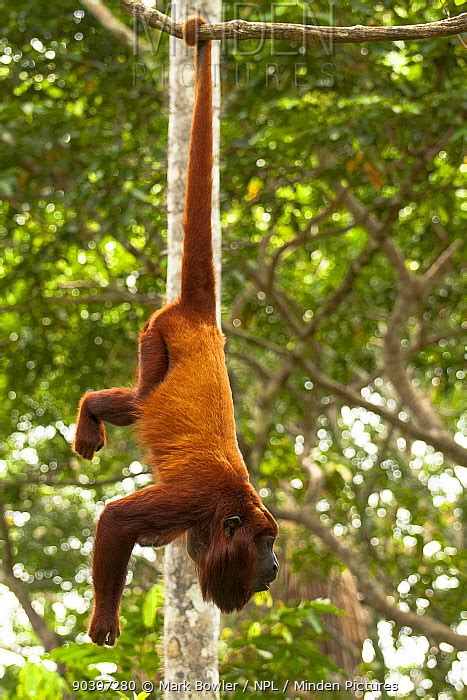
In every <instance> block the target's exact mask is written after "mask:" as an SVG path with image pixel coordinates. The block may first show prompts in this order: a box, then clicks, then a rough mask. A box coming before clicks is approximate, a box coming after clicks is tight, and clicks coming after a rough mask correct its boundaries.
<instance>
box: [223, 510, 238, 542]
mask: <svg viewBox="0 0 467 700" xmlns="http://www.w3.org/2000/svg"><path fill="white" fill-rule="evenodd" d="M241 524H242V519H241V518H240V516H238V515H231V516H230V517H229V518H226V519H225V520H224V532H225V533H226V535H228V536H229V537H232V536H233V535H234V534H235V533H236V532H237V530H238V528H239V527H240V526H241Z"/></svg>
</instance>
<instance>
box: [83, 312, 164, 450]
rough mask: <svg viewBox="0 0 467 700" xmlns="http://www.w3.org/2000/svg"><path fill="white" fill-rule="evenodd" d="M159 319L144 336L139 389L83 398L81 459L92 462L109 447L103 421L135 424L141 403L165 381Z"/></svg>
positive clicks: (113, 390)
mask: <svg viewBox="0 0 467 700" xmlns="http://www.w3.org/2000/svg"><path fill="white" fill-rule="evenodd" d="M159 319H160V317H159V318H156V319H154V320H152V319H151V320H150V321H149V323H148V324H147V326H146V328H145V330H144V331H143V333H142V334H141V336H140V340H139V363H138V383H137V386H136V388H135V389H104V390H102V391H91V392H89V393H88V394H85V395H84V396H83V397H82V399H81V402H80V405H79V410H78V420H77V427H76V437H75V442H74V446H73V447H74V450H75V452H76V453H77V454H79V455H81V457H84V458H85V459H92V458H93V456H94V452H97V451H98V450H100V449H101V447H103V446H104V445H105V428H104V424H103V421H107V423H112V424H113V425H131V424H132V423H134V422H135V420H136V418H137V416H138V410H137V400H138V399H140V398H142V397H143V396H145V395H146V394H147V393H148V392H149V391H151V389H153V388H154V387H155V386H156V385H157V384H159V382H161V381H162V380H163V379H164V377H165V375H166V372H167V366H168V356H167V349H166V346H165V342H164V338H163V335H162V333H161V331H160V329H159V326H160V325H161V324H160V320H159Z"/></svg>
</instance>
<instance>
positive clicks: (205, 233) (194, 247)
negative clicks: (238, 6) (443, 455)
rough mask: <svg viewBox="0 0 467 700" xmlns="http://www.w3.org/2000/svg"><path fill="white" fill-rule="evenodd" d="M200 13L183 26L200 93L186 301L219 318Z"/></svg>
mask: <svg viewBox="0 0 467 700" xmlns="http://www.w3.org/2000/svg"><path fill="white" fill-rule="evenodd" d="M203 24H206V20H204V19H203V18H202V17H191V18H189V19H188V20H187V22H186V23H185V25H184V38H185V41H186V43H187V44H188V45H189V46H195V80H196V96H195V105H194V110H193V121H192V125H191V137H190V151H189V160H188V173H187V184H186V199H185V213H184V217H183V230H184V246H183V260H182V291H181V301H182V304H183V305H185V306H187V307H190V308H192V309H193V310H195V311H198V312H199V313H201V314H202V315H203V316H205V317H206V318H207V319H209V320H210V321H212V322H214V323H215V313H216V299H215V273H214V267H213V259H212V230H211V207H212V79H211V42H210V41H203V42H199V41H198V38H197V34H198V28H199V27H200V26H201V25H203Z"/></svg>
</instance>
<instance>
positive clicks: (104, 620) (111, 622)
mask: <svg viewBox="0 0 467 700" xmlns="http://www.w3.org/2000/svg"><path fill="white" fill-rule="evenodd" d="M88 634H89V636H90V637H91V639H92V641H93V642H94V644H98V645H99V646H100V647H101V646H103V645H104V644H106V645H107V646H110V647H113V645H114V644H115V640H116V639H117V637H119V636H120V625H119V624H118V617H117V616H116V615H113V614H110V615H109V614H107V613H98V612H96V613H94V614H93V616H92V620H91V624H90V625H89V630H88Z"/></svg>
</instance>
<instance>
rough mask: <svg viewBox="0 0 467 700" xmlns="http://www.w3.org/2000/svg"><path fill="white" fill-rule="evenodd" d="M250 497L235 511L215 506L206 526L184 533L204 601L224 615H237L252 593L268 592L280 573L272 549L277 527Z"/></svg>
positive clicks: (270, 516)
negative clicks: (211, 604) (213, 513)
mask: <svg viewBox="0 0 467 700" xmlns="http://www.w3.org/2000/svg"><path fill="white" fill-rule="evenodd" d="M251 490H252V491H253V489H251ZM253 494H254V497H253V498H248V499H246V500H244V501H243V502H239V503H238V506H237V507H236V508H235V510H232V500H233V499H229V502H228V503H226V502H225V503H222V502H221V503H219V505H218V507H217V510H216V513H215V516H214V518H213V519H212V520H211V522H210V523H206V522H205V523H204V524H200V525H195V526H194V527H192V528H191V529H190V530H189V531H188V536H187V550H188V554H189V555H190V557H191V558H192V559H193V561H194V562H195V564H196V567H197V569H198V576H199V582H200V586H201V592H202V594H203V598H204V600H211V601H212V602H213V603H215V604H216V605H217V607H218V608H220V610H222V612H226V613H229V612H233V611H234V610H241V609H242V608H243V607H244V606H245V605H246V603H247V602H248V601H249V599H250V598H251V596H252V595H253V593H257V592H259V591H266V590H268V589H269V586H270V584H271V583H272V581H274V579H275V578H276V576H277V572H278V571H279V563H278V561H277V558H276V555H275V554H274V549H273V546H274V541H275V539H276V537H277V533H278V527H277V523H276V521H275V520H274V518H273V517H272V515H271V514H270V513H269V511H268V510H267V509H266V508H265V507H264V506H263V504H262V503H261V501H260V499H259V497H258V496H257V494H256V493H255V492H254V491H253Z"/></svg>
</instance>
